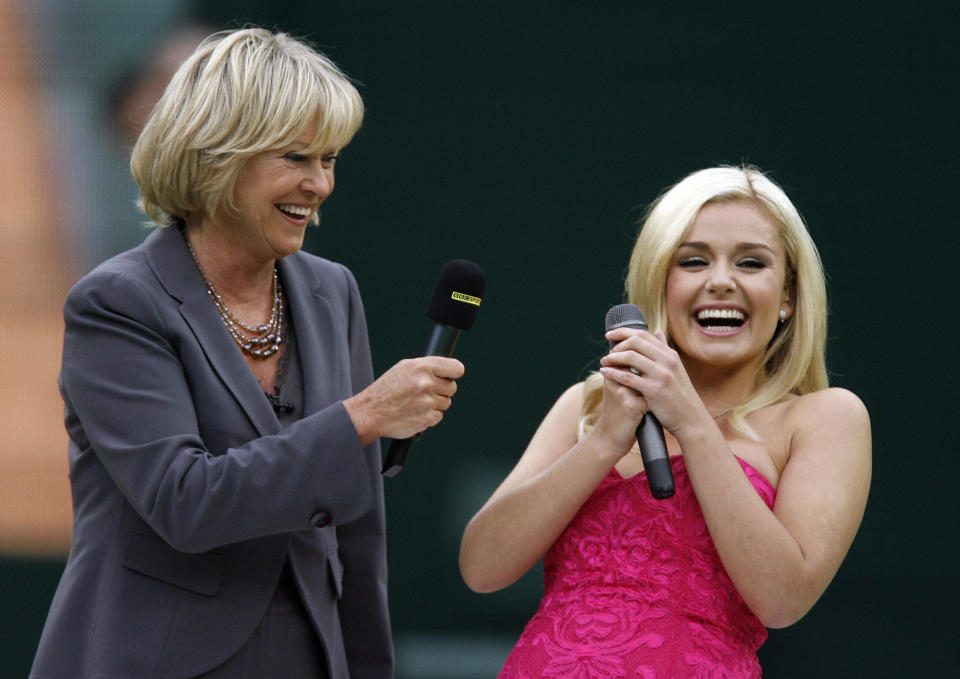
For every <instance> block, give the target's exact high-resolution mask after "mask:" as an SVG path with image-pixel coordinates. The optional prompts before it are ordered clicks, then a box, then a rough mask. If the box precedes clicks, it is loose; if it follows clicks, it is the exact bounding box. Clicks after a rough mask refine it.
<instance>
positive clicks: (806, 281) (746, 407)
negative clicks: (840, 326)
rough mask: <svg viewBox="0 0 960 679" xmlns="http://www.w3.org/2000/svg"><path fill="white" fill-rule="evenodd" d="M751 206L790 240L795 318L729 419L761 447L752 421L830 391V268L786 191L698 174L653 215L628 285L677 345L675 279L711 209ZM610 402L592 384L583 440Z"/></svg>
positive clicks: (761, 182) (761, 179) (746, 178)
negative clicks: (787, 402)
mask: <svg viewBox="0 0 960 679" xmlns="http://www.w3.org/2000/svg"><path fill="white" fill-rule="evenodd" d="M737 201H746V202H750V203H752V204H754V205H757V206H759V207H760V208H761V209H762V210H764V211H765V212H766V213H767V214H768V215H769V216H770V218H771V219H772V221H773V223H774V224H775V225H776V226H777V228H778V229H779V232H780V236H781V238H782V239H783V245H784V250H785V251H786V259H787V285H788V286H790V292H791V299H792V300H793V303H794V310H793V314H792V315H791V316H790V318H788V319H787V320H786V321H785V322H784V323H783V324H782V325H781V326H780V327H779V328H778V329H777V331H776V332H775V333H774V335H773V337H772V338H771V340H770V343H769V345H768V347H767V351H766V356H765V358H764V361H763V366H762V368H761V370H760V371H759V372H758V374H757V376H756V381H755V383H754V387H753V389H752V391H751V393H750V394H749V395H748V396H747V397H746V398H745V399H744V401H742V402H741V403H739V404H737V405H736V406H735V407H733V408H732V409H731V410H730V411H729V412H728V413H727V415H728V423H729V425H730V427H731V428H732V429H733V430H734V431H735V432H737V433H738V434H740V435H742V436H745V437H747V438H751V439H754V440H756V439H758V436H757V434H756V432H755V431H754V430H753V428H752V427H750V425H749V424H748V423H747V421H746V417H747V416H748V415H749V414H750V413H752V412H754V411H756V410H759V409H760V408H763V407H765V406H767V405H770V404H772V403H776V402H777V401H779V400H780V399H782V398H783V397H784V396H785V395H787V394H797V395H800V394H806V393H809V392H812V391H818V390H820V389H825V388H826V387H827V386H828V380H827V369H826V356H825V351H826V335H827V292H826V282H825V280H824V274H823V266H822V264H821V262H820V255H819V253H818V252H817V248H816V246H815V245H814V243H813V239H811V237H810V234H809V233H808V232H807V228H806V225H805V224H804V222H803V218H802V217H801V216H800V214H799V212H797V209H796V208H795V207H794V206H793V203H791V202H790V199H789V198H787V195H786V194H785V193H784V192H783V190H782V189H781V188H780V187H779V186H777V185H776V184H775V183H774V182H773V181H771V180H770V179H769V178H768V177H767V176H766V175H764V174H763V173H762V172H761V171H760V170H758V169H757V168H755V167H730V166H721V167H714V168H709V169H706V170H700V171H698V172H694V173H693V174H690V175H689V176H687V177H685V178H684V179H682V180H681V181H680V182H678V183H677V184H675V185H674V186H673V187H671V188H669V189H668V190H667V191H665V192H664V193H663V194H661V195H660V197H659V198H657V200H656V201H655V202H654V203H653V204H652V205H651V206H650V208H649V209H648V210H647V213H646V216H645V219H644V221H643V226H642V227H641V230H640V234H639V236H638V237H637V241H636V244H635V245H634V248H633V253H632V255H631V257H630V266H629V270H628V273H627V277H626V286H625V287H626V297H627V300H628V301H629V302H631V303H632V304H636V305H637V306H639V307H640V308H641V309H643V310H644V313H645V315H646V318H647V324H648V325H649V326H650V330H651V331H656V330H662V331H663V333H664V334H665V335H666V337H667V341H668V342H669V341H670V328H669V324H668V319H667V310H666V282H667V273H668V272H669V270H670V267H671V265H672V264H673V258H674V255H675V253H676V251H677V249H678V248H679V246H680V243H681V242H682V241H683V238H684V236H685V235H686V233H687V231H688V230H689V229H690V226H691V225H692V224H693V222H694V220H695V219H696V218H697V215H698V214H699V213H700V210H701V209H702V208H703V207H704V206H705V205H712V204H718V203H719V204H723V203H732V202H737ZM602 400H603V378H602V376H601V375H600V374H599V373H594V374H593V375H591V376H590V377H589V378H587V382H586V388H585V390H584V403H583V409H582V412H581V420H580V434H581V436H582V435H584V434H586V433H587V432H588V431H589V430H590V429H591V428H592V427H593V425H594V424H595V421H596V417H597V415H598V412H597V411H598V407H599V406H600V404H601V401H602Z"/></svg>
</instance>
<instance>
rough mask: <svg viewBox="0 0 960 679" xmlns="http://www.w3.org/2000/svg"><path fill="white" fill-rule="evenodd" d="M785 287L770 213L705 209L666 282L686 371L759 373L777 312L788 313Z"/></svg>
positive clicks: (740, 204)
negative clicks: (729, 370)
mask: <svg viewBox="0 0 960 679" xmlns="http://www.w3.org/2000/svg"><path fill="white" fill-rule="evenodd" d="M788 284H789V276H788V272H787V260H786V254H785V251H784V246H783V242H782V239H781V237H780V233H779V230H778V228H777V226H776V224H775V223H774V222H773V220H772V219H771V218H770V216H769V214H767V213H766V212H765V211H764V210H763V209H762V208H760V207H758V206H757V205H756V204H754V203H752V202H749V201H743V200H742V201H734V202H729V203H712V204H707V205H705V206H704V207H703V208H702V209H701V210H700V212H699V214H698V215H697V218H696V219H695V220H694V222H693V224H692V225H691V227H690V229H689V231H688V232H687V234H686V236H685V237H684V238H683V240H682V241H681V243H680V246H679V248H678V249H677V252H676V253H675V255H674V258H673V261H672V263H671V265H670V269H669V272H668V274H667V281H666V306H667V319H668V325H669V330H670V337H671V339H672V341H673V342H674V344H675V345H676V348H677V351H678V352H679V353H680V356H681V357H682V358H683V361H684V363H685V364H686V365H687V369H688V370H691V369H692V368H694V367H697V366H700V367H703V368H722V369H736V368H741V367H742V368H747V369H749V370H755V369H757V368H759V367H760V365H761V364H762V362H763V357H764V353H765V351H766V348H767V345H768V344H769V343H770V340H771V338H772V337H773V334H774V332H775V331H776V328H777V323H778V322H779V320H780V311H781V310H783V311H784V312H785V313H786V315H787V317H789V316H790V315H791V314H792V313H793V304H792V301H791V295H790V290H789V285H788Z"/></svg>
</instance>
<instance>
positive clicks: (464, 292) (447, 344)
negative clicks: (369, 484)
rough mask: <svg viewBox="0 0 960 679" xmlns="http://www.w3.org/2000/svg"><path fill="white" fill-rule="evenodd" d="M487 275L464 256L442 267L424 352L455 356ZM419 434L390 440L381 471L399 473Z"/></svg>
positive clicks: (429, 312) (429, 313)
mask: <svg viewBox="0 0 960 679" xmlns="http://www.w3.org/2000/svg"><path fill="white" fill-rule="evenodd" d="M486 287H487V276H486V274H485V273H483V269H481V268H480V267H479V266H478V265H477V264H474V263H473V262H470V261H467V260H465V259H452V260H450V261H449V262H447V263H446V264H445V265H444V267H443V268H442V269H441V270H440V275H439V276H438V277H437V284H436V286H434V289H433V295H432V296H431V297H430V305H429V306H428V307H427V316H429V317H430V318H431V319H432V320H433V321H434V325H433V330H432V331H431V333H430V338H429V339H428V340H427V348H426V349H425V350H424V352H423V355H424V356H448V357H449V356H453V349H454V347H455V346H456V344H457V339H459V337H460V333H461V332H462V331H464V330H469V329H470V328H472V327H473V322H474V321H475V320H476V319H477V312H478V311H479V310H480V301H481V298H482V297H483V291H484V289H485V288H486ZM419 437H420V435H419V434H418V435H417V436H414V437H413V438H408V439H394V440H393V441H391V443H390V449H389V450H388V451H387V457H386V459H385V460H384V462H383V469H382V471H381V473H382V474H383V475H384V476H387V477H391V476H396V475H397V473H399V471H400V470H401V469H402V468H403V463H404V462H405V461H406V459H407V453H409V452H410V446H411V445H413V442H414V441H415V440H416V439H418V438H419Z"/></svg>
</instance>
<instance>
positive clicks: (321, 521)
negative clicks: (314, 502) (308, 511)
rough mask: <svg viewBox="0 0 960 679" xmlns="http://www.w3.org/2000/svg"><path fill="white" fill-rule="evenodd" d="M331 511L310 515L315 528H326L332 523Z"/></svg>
mask: <svg viewBox="0 0 960 679" xmlns="http://www.w3.org/2000/svg"><path fill="white" fill-rule="evenodd" d="M331 520H332V519H331V517H330V513H329V512H317V513H316V514H314V515H313V516H311V517H310V523H312V524H313V526H314V528H324V527H326V526H329V525H330V521H331Z"/></svg>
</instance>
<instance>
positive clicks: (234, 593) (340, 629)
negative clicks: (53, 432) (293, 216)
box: [30, 227, 393, 679]
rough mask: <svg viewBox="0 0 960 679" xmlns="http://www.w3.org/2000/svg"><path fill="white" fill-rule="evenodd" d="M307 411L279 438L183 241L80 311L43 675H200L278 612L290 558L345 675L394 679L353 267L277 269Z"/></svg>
mask: <svg viewBox="0 0 960 679" xmlns="http://www.w3.org/2000/svg"><path fill="white" fill-rule="evenodd" d="M279 270H280V277H281V280H282V282H283V286H284V290H285V291H286V294H287V300H288V304H289V308H290V313H291V315H292V320H293V327H294V329H295V332H296V334H297V345H298V349H299V355H300V359H301V363H302V366H303V383H304V417H303V419H301V420H300V421H298V422H296V423H295V424H293V425H291V426H289V427H287V428H285V429H282V430H281V428H280V424H279V422H278V421H277V418H276V416H275V415H274V412H273V410H272V408H271V406H270V404H269V402H268V401H267V399H266V398H265V397H264V394H263V392H262V391H261V389H260V386H259V384H258V383H257V381H256V379H255V378H254V376H253V373H252V372H251V371H250V369H249V367H248V366H247V364H246V363H245V361H244V359H243V356H242V355H241V353H240V351H239V350H238V349H237V347H236V345H235V344H234V342H233V340H232V339H231V337H230V335H229V334H228V333H227V331H226V329H225V327H224V325H223V323H222V321H221V320H220V317H219V316H218V315H217V312H216V310H215V308H214V306H213V304H212V302H211V300H210V298H209V296H208V295H207V292H206V289H205V287H204V283H203V280H202V279H201V277H200V275H199V273H198V271H197V268H196V266H195V265H194V262H193V259H192V258H191V256H190V252H189V251H188V249H187V247H186V244H185V242H184V239H183V235H182V233H181V232H180V231H179V230H178V229H176V228H175V227H171V228H169V229H158V230H157V231H155V232H154V233H152V234H151V235H150V236H149V237H148V238H147V239H146V241H145V242H144V243H143V244H142V245H141V246H139V247H137V248H134V249H133V250H130V251H128V252H125V253H123V254H121V255H118V256H116V257H114V258H112V259H110V260H109V261H107V262H105V263H103V264H102V265H100V266H99V267H97V268H96V269H95V270H94V271H92V272H91V273H90V274H88V275H87V276H85V277H84V278H83V279H82V280H81V281H80V282H79V283H77V285H76V286H75V287H74V288H73V289H72V290H71V291H70V294H69V295H68V296H67V301H66V304H65V307H64V316H65V321H66V333H65V337H64V349H63V365H62V371H61V375H60V384H61V391H62V394H63V398H64V401H65V404H66V426H67V430H68V433H69V435H70V450H69V455H70V479H71V484H72V492H73V506H74V530H73V543H72V546H71V549H70V555H69V557H68V559H67V564H66V569H65V571H64V573H63V577H62V579H61V582H60V585H59V587H58V588H57V591H56V594H55V596H54V599H53V603H52V604H51V609H50V614H49V617H48V619H47V623H46V626H45V628H44V631H43V635H42V638H41V640H40V647H39V650H38V652H37V656H36V660H35V662H34V666H33V670H32V673H31V675H30V676H31V677H34V678H36V679H41V678H45V679H52V678H60V677H70V678H71V679H84V678H91V679H93V678H96V679H108V678H109V679H113V678H117V679H120V678H123V679H131V678H138V677H151V678H153V677H157V678H159V677H169V678H171V679H174V678H179V677H192V676H195V675H198V674H201V673H203V672H205V671H208V670H210V669H212V668H213V667H215V666H217V665H218V664H220V663H222V662H223V661H224V660H226V659H227V658H228V657H230V656H231V655H232V654H233V653H234V652H236V651H237V650H238V649H239V648H240V647H241V646H242V645H243V643H244V642H245V641H246V640H247V639H248V638H249V637H250V635H251V633H252V632H253V630H254V628H255V627H256V626H257V624H258V623H259V622H260V620H261V618H262V617H263V614H264V611H265V610H266V608H267V605H268V604H269V602H270V599H271V597H272V595H273V592H274V588H275V586H276V584H277V580H278V576H279V573H280V569H281V567H282V565H283V563H284V560H285V559H286V558H287V555H288V554H289V558H290V561H291V564H292V566H293V570H294V573H295V577H296V580H297V583H298V586H299V589H300V592H301V594H302V596H303V599H304V602H305V604H306V606H307V609H308V611H309V612H310V615H311V616H312V618H313V620H314V623H315V624H316V626H317V628H318V630H319V632H320V635H321V637H322V641H323V645H324V648H325V650H326V654H327V658H328V662H329V663H330V672H331V676H334V677H338V678H340V677H347V676H349V677H351V678H352V679H360V678H367V677H371V678H373V677H376V678H384V677H390V676H392V667H393V650H392V642H391V638H390V626H389V618H388V612H387V593H386V554H385V552H386V547H385V535H384V513H383V486H382V482H381V478H380V474H379V473H378V472H379V467H380V448H379V443H374V444H371V445H369V446H367V447H365V448H364V447H362V446H361V444H360V441H359V438H358V436H357V432H356V429H355V428H354V426H353V423H352V422H351V420H350V417H349V416H348V415H347V412H346V409H345V408H344V407H343V404H342V400H343V399H345V398H347V397H349V396H351V395H352V394H354V393H356V392H357V391H359V390H361V389H363V388H364V387H366V386H367V385H368V384H369V383H370V382H371V381H372V379H373V374H372V366H371V361H370V351H369V345H368V340H367V330H366V323H365V320H364V315H363V307H362V304H361V301H360V296H359V293H358V291H357V286H356V282H355V281H354V279H353V276H352V275H351V274H350V272H349V271H348V270H347V269H346V268H345V267H343V266H341V265H339V264H336V263H333V262H330V261H327V260H324V259H321V258H318V257H314V256H312V255H309V254H306V253H302V252H300V253H296V254H293V255H290V256H288V257H285V258H283V259H282V260H280V263H279Z"/></svg>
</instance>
